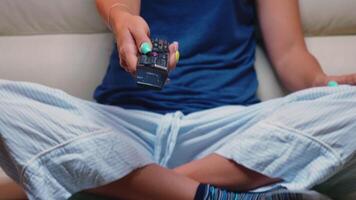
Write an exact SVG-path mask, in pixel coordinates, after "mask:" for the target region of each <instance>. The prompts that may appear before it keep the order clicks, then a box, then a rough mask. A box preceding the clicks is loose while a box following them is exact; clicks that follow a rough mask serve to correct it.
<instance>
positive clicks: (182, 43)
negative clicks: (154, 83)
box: [94, 0, 259, 114]
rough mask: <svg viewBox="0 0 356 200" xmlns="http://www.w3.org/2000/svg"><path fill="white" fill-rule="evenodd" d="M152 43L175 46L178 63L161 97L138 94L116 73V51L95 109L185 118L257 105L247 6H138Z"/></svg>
mask: <svg viewBox="0 0 356 200" xmlns="http://www.w3.org/2000/svg"><path fill="white" fill-rule="evenodd" d="M141 16H142V17H143V18H144V19H145V20H146V21H147V23H148V25H149V27H150V30H151V37H153V38H156V37H158V38H163V39H166V40H168V41H170V42H173V41H178V42H179V50H180V53H181V60H180V62H179V64H178V65H177V67H176V69H175V70H174V71H172V72H171V73H170V74H169V78H170V82H169V83H168V84H166V85H165V87H164V89H163V90H162V91H152V90H146V89H141V88H139V87H137V86H136V82H135V80H134V79H133V78H132V76H131V75H129V74H128V73H127V72H125V71H124V70H123V69H122V68H121V67H120V64H119V63H120V62H119V58H118V52H117V48H116V45H115V48H114V51H113V53H112V56H111V60H110V65H109V67H108V70H107V73H106V75H105V77H104V80H103V82H102V84H101V85H99V86H98V87H97V89H96V91H95V94H94V98H95V99H96V100H97V102H98V103H102V104H109V105H117V106H121V107H123V108H128V109H142V110H148V111H153V112H157V113H168V112H174V111H177V110H180V111H182V112H183V113H185V114H188V113H191V112H195V111H199V110H203V109H209V108H214V107H218V106H223V105H250V104H254V103H257V102H259V100H258V98H257V96H256V91H257V86H258V82H257V78H256V73H255V70H254V59H255V47H256V38H255V9H254V5H253V3H251V1H248V0H204V1H201V0H176V1H172V0H142V1H141Z"/></svg>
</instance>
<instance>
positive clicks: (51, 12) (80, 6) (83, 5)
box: [0, 0, 107, 35]
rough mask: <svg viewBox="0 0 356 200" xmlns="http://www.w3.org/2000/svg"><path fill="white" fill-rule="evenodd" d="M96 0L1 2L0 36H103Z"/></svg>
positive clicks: (8, 0) (103, 27)
mask: <svg viewBox="0 0 356 200" xmlns="http://www.w3.org/2000/svg"><path fill="white" fill-rule="evenodd" d="M106 31H107V29H106V26H105V24H104V23H103V21H102V19H101V18H100V16H99V14H98V12H97V11H96V7H95V0H26V1H24V0H1V2H0V35H23V34H57V33H93V32H94V33H95V32H106Z"/></svg>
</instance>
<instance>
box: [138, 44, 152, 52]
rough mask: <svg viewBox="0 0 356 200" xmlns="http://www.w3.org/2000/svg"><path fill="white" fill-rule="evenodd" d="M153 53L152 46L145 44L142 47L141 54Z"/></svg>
mask: <svg viewBox="0 0 356 200" xmlns="http://www.w3.org/2000/svg"><path fill="white" fill-rule="evenodd" d="M151 51H152V48H151V45H150V44H149V43H148V42H144V43H142V44H141V46H140V52H141V53H143V54H147V53H149V52H151Z"/></svg>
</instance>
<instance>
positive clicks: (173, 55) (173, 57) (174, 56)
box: [168, 42, 180, 71]
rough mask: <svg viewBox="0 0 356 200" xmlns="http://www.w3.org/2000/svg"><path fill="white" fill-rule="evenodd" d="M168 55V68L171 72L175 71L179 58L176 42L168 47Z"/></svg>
mask: <svg viewBox="0 0 356 200" xmlns="http://www.w3.org/2000/svg"><path fill="white" fill-rule="evenodd" d="M169 55H170V56H169V60H168V63H169V64H168V68H169V70H170V71H171V70H174V69H175V67H176V65H177V63H178V61H179V57H180V54H179V43H178V42H173V43H172V44H171V45H169Z"/></svg>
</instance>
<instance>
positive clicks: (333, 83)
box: [328, 81, 339, 87]
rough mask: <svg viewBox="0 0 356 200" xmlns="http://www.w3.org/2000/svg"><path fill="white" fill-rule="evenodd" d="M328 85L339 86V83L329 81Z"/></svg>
mask: <svg viewBox="0 0 356 200" xmlns="http://www.w3.org/2000/svg"><path fill="white" fill-rule="evenodd" d="M328 86H329V87H337V86H339V84H338V83H337V82H336V81H329V82H328Z"/></svg>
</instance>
